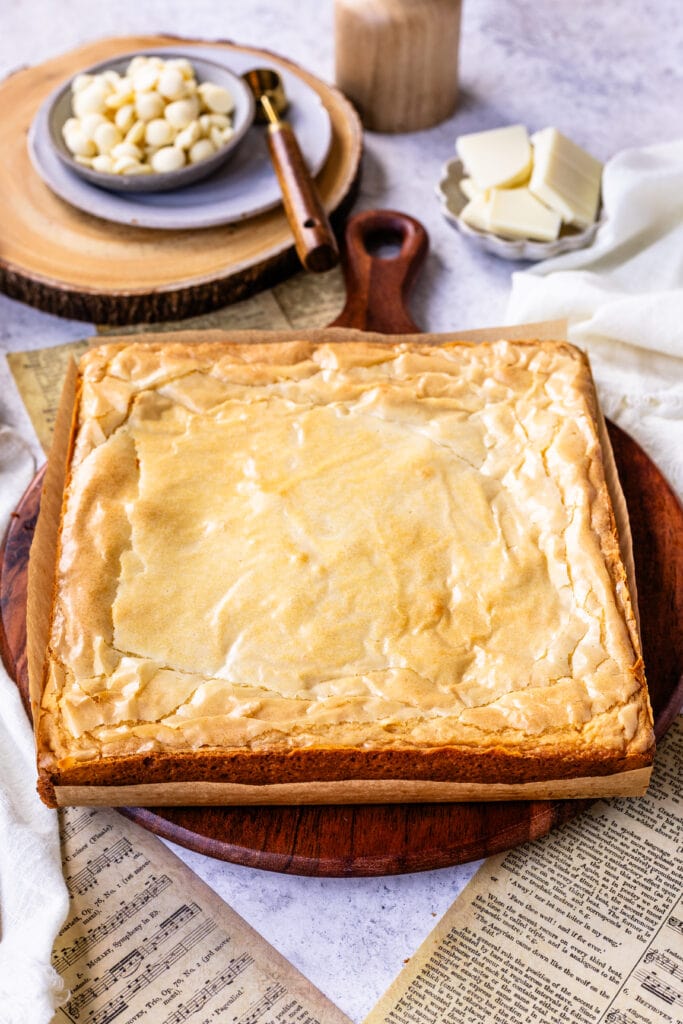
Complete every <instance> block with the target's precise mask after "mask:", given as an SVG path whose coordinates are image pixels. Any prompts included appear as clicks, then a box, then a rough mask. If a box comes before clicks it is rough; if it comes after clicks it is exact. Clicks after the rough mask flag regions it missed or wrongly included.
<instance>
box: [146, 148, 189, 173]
mask: <svg viewBox="0 0 683 1024" xmlns="http://www.w3.org/2000/svg"><path fill="white" fill-rule="evenodd" d="M151 163H152V170H153V171H156V172H157V173H158V174H167V173H168V172H169V171H179V170H180V168H181V167H184V166H185V154H184V153H183V151H182V149H178V148H177V147H176V146H164V147H163V148H162V149H158V150H157V151H156V153H155V154H154V156H153V157H152V161H151Z"/></svg>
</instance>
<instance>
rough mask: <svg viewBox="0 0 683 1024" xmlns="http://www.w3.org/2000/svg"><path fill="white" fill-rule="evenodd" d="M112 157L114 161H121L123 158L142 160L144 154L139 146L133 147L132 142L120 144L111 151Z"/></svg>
mask: <svg viewBox="0 0 683 1024" xmlns="http://www.w3.org/2000/svg"><path fill="white" fill-rule="evenodd" d="M111 155H112V156H113V157H114V160H120V159H121V158H122V157H124V156H125V157H130V158H131V159H132V160H140V158H141V157H142V153H141V151H140V148H139V147H138V146H135V145H133V143H132V142H119V144H118V145H117V146H114V148H113V149H112V151H111Z"/></svg>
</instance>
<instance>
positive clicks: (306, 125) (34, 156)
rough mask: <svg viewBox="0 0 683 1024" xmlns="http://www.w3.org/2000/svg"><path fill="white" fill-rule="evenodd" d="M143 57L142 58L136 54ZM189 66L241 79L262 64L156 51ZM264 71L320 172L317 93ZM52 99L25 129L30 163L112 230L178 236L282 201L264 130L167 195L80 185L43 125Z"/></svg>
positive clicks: (323, 155)
mask: <svg viewBox="0 0 683 1024" xmlns="http://www.w3.org/2000/svg"><path fill="white" fill-rule="evenodd" d="M139 52H141V53H142V52H147V51H139ZM155 52H156V53H159V54H160V55H161V56H162V57H163V56H164V55H169V54H171V53H174V54H179V55H181V56H186V57H188V59H189V60H191V61H196V60H197V59H202V60H204V59H206V60H211V61H214V62H215V63H217V64H222V65H223V66H224V67H227V68H228V69H229V70H230V71H232V72H233V73H234V74H236V75H242V74H243V73H244V72H245V71H249V70H250V69H251V68H253V67H254V66H255V65H256V64H259V63H261V61H260V60H259V57H258V55H256V54H252V53H246V52H242V51H239V50H226V49H225V48H224V47H219V46H211V45H210V44H207V45H206V46H196V47H195V46H193V47H187V48H185V49H184V48H182V47H178V46H175V47H168V48H167V49H166V50H164V49H163V48H160V49H157V50H156V51H155ZM267 63H268V65H270V66H272V67H273V68H275V70H276V71H277V72H278V73H279V74H280V75H281V77H282V80H283V83H284V87H285V91H286V93H287V96H288V98H289V101H290V106H289V109H288V111H287V119H288V120H289V122H290V123H291V124H292V126H293V128H294V130H295V132H296V135H297V138H298V140H299V144H300V146H301V150H302V152H303V155H304V158H305V160H306V163H307V164H308V166H309V168H310V170H311V173H312V174H314V175H315V174H317V173H318V172H319V171H320V170H321V168H322V167H323V165H324V163H325V160H326V159H327V154H328V152H329V149H330V145H331V143H332V125H331V122H330V116H329V114H328V113H327V110H326V109H325V107H324V105H323V103H322V102H321V100H320V97H319V95H318V93H317V92H316V91H315V89H313V88H312V87H311V86H310V85H308V84H307V83H306V82H305V81H304V80H303V78H300V77H299V75H297V74H295V73H294V72H293V71H291V70H290V69H289V68H288V67H286V66H284V65H282V64H280V63H279V62H278V61H277V60H276V59H275V58H269V59H268V61H267ZM50 102H51V98H49V97H48V99H47V100H46V101H45V103H44V104H43V105H42V106H41V107H40V109H39V111H38V113H37V114H36V116H35V118H34V120H33V123H32V125H31V127H30V129H29V134H28V147H29V154H30V156H31V162H32V164H33V166H34V168H35V170H36V172H37V173H38V174H39V175H40V177H41V178H42V179H43V181H44V182H45V184H46V185H48V187H49V188H51V189H52V191H53V192H55V193H56V195H58V196H59V197H60V198H61V199H63V200H65V202H67V203H69V204H70V205H71V206H75V207H76V208H77V209H79V210H83V211H84V212H85V213H89V214H92V215H93V216H95V217H101V218H102V219H103V220H109V221H113V222H115V223H117V224H127V225H130V226H133V227H143V228H155V229H157V230H169V231H171V230H178V229H181V230H182V229H187V230H191V229H196V228H208V227H215V226H217V225H220V224H232V223H235V222H236V221H240V220H244V219H246V218H248V217H253V216H256V214H259V213H263V212H264V211H265V210H270V209H272V208H273V207H274V206H278V205H279V204H280V203H281V202H282V195H281V193H280V186H279V185H278V181H277V178H276V176H275V171H274V170H273V167H272V164H271V161H270V156H269V154H268V148H267V146H266V140H265V134H264V133H265V129H264V128H261V127H259V126H258V125H253V126H252V128H250V129H249V131H248V132H247V133H246V135H245V136H244V138H243V139H242V142H241V144H240V146H239V147H238V148H237V150H236V151H235V152H234V153H233V155H232V156H231V158H230V160H228V161H227V163H226V164H224V165H223V166H222V167H220V168H219V169H218V170H217V171H216V172H215V173H214V174H212V175H211V176H210V177H208V178H204V179H202V181H199V182H197V183H196V184H194V185H188V186H187V187H186V188H181V189H174V190H173V191H171V192H148V193H141V192H137V193H133V192H131V193H128V194H123V193H115V192H109V191H105V190H104V189H101V188H96V187H95V186H94V185H91V184H90V183H89V182H87V181H84V180H83V179H82V178H79V177H78V175H76V174H74V173H73V171H71V169H70V168H68V167H67V166H66V165H65V164H64V163H63V162H62V161H61V160H60V159H59V157H58V156H57V154H56V152H55V149H54V147H53V145H52V142H51V140H50V137H49V130H48V125H47V116H48V110H49V107H50Z"/></svg>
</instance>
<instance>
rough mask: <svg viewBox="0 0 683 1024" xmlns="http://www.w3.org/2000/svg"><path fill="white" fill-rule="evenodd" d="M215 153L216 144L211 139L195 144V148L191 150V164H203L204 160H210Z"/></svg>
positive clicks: (201, 140)
mask: <svg viewBox="0 0 683 1024" xmlns="http://www.w3.org/2000/svg"><path fill="white" fill-rule="evenodd" d="M215 152H216V149H215V147H214V144H213V143H212V142H211V141H210V140H209V139H200V140H199V142H195V144H194V146H193V147H192V149H191V150H190V153H189V157H190V163H191V164H198V163H201V161H202V160H208V159H209V157H210V156H213V154H214V153H215Z"/></svg>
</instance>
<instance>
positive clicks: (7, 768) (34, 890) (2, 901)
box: [0, 426, 69, 1024]
mask: <svg viewBox="0 0 683 1024" xmlns="http://www.w3.org/2000/svg"><path fill="white" fill-rule="evenodd" d="M34 472H35V463H34V459H33V456H32V455H31V453H30V451H29V449H28V448H27V446H26V445H25V444H24V442H23V441H22V439H21V438H20V436H19V435H18V434H17V433H15V432H14V431H13V430H10V428H9V427H6V426H0V536H4V534H5V530H6V528H7V523H8V522H9V518H10V515H11V513H12V512H13V510H14V509H15V508H16V505H17V503H18V501H19V499H20V497H21V495H22V493H23V492H24V490H25V489H26V487H27V486H28V484H29V482H30V480H31V478H32V476H33V474H34ZM68 906H69V898H68V894H67V890H66V885H65V884H64V878H63V876H62V859H61V855H60V850H59V830H58V822H57V812H56V811H51V810H49V809H48V808H47V807H45V806H44V804H43V803H42V802H41V801H40V799H39V797H38V794H37V793H36V763H35V748H34V743H33V735H32V732H31V728H30V726H29V722H28V718H27V717H26V712H25V711H24V708H23V706H22V704H21V700H20V698H19V692H18V690H17V688H16V686H15V685H14V683H13V682H12V680H11V679H10V678H9V676H8V675H7V673H6V672H5V670H4V667H3V665H2V663H0V1021H1V1022H2V1024H49V1022H50V1021H51V1020H52V1017H53V1015H54V1010H55V1007H56V1006H58V1005H60V1004H61V1003H62V1002H63V1001H64V997H65V996H66V992H65V991H64V987H63V983H62V980H61V978H60V977H59V975H58V974H57V973H56V971H55V970H54V969H53V968H52V966H51V964H50V955H51V953H52V944H53V941H54V938H55V936H56V934H57V931H58V930H59V928H60V926H61V924H62V922H63V920H64V918H65V916H66V913H67V910H68Z"/></svg>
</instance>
